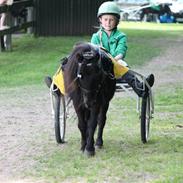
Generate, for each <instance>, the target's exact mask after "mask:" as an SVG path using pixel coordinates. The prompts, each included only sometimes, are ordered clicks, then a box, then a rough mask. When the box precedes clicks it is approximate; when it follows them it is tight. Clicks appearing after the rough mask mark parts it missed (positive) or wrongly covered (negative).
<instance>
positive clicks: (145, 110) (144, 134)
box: [141, 97, 150, 143]
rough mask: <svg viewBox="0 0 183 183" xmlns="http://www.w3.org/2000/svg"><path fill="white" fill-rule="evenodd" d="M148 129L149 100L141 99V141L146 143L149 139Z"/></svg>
mask: <svg viewBox="0 0 183 183" xmlns="http://www.w3.org/2000/svg"><path fill="white" fill-rule="evenodd" d="M149 129H150V98H149V97H147V98H142V106H141V140H142V142H143V143H146V142H147V141H148V139H149Z"/></svg>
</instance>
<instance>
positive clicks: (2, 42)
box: [0, 36, 5, 52]
mask: <svg viewBox="0 0 183 183" xmlns="http://www.w3.org/2000/svg"><path fill="white" fill-rule="evenodd" d="M0 38H1V42H0V43H1V45H0V52H2V51H4V50H5V46H4V36H1V37H0Z"/></svg>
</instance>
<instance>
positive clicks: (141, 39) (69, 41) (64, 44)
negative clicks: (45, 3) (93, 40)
mask: <svg viewBox="0 0 183 183" xmlns="http://www.w3.org/2000/svg"><path fill="white" fill-rule="evenodd" d="M138 25H139V24H138ZM145 25H146V26H147V25H148V27H149V26H150V25H149V24H142V27H145ZM133 26H134V27H135V28H137V26H136V24H135V23H133ZM154 26H155V25H154V24H152V25H151V27H154ZM159 26H160V25H159ZM163 27H166V26H165V25H163ZM167 27H170V25H168V26H167ZM172 27H175V28H176V27H177V25H172ZM119 28H122V31H124V32H125V33H126V34H127V35H128V38H129V40H128V54H127V57H126V61H127V62H128V64H129V65H130V66H132V67H133V66H135V65H143V64H144V63H146V62H148V61H149V60H150V59H151V58H153V57H155V56H158V55H159V54H161V53H162V52H163V50H165V49H166V47H167V46H168V45H170V42H171V40H173V39H175V37H176V36H177V34H180V32H179V31H171V30H169V29H170V28H167V31H164V30H162V31H160V30H156V31H155V30H154V31H152V30H147V29H146V30H144V29H141V30H135V29H132V25H131V24H130V23H125V24H124V23H122V24H120V26H119ZM172 32H174V34H172ZM162 39H164V40H165V39H167V40H168V41H169V44H163V45H161V46H158V45H159V44H160V43H161V42H162ZM89 40H90V37H89V36H85V37H47V38H43V37H40V38H34V37H33V36H31V35H24V36H21V37H15V38H13V51H12V52H9V53H7V52H4V53H1V54H0V78H1V80H0V86H1V87H9V86H12V87H13V86H23V85H25V84H27V85H31V84H36V85H41V84H42V82H43V78H44V76H45V75H48V74H49V75H53V74H54V72H55V71H56V70H57V68H58V65H59V63H60V62H59V60H60V58H62V57H65V56H66V55H68V54H69V53H70V51H71V50H72V47H73V45H74V44H75V43H76V42H79V41H89Z"/></svg>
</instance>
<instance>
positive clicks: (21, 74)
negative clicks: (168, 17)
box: [0, 23, 183, 183]
mask: <svg viewBox="0 0 183 183" xmlns="http://www.w3.org/2000/svg"><path fill="white" fill-rule="evenodd" d="M140 25H141V26H142V27H141V26H140ZM147 25H148V26H147ZM139 27H141V29H140V28H139ZM120 28H122V30H123V31H124V32H125V33H126V34H127V35H128V37H129V42H128V47H129V52H128V56H127V62H129V64H130V65H131V66H135V65H142V64H145V63H147V62H148V61H149V60H150V59H152V58H153V57H155V56H158V55H160V54H163V51H164V50H166V49H167V47H168V44H167V42H168V43H171V42H173V40H174V39H176V38H177V37H178V36H179V35H181V34H182V33H181V32H180V29H181V30H182V29H183V28H181V26H179V25H174V24H171V25H167V24H163V25H162V24H139V23H137V24H136V23H133V26H132V24H131V23H122V24H120ZM89 39H90V38H89V37H88V36H86V37H56V38H54V37H49V38H42V37H41V38H34V37H32V36H27V35H25V36H22V37H17V38H14V39H13V52H9V53H6V52H4V53H0V78H1V80H0V87H1V88H2V87H7V89H8V87H15V86H16V87H17V86H18V87H21V86H26V85H31V84H34V85H37V86H42V84H43V83H42V80H43V78H44V76H45V75H47V74H50V75H52V74H53V73H54V72H55V70H56V69H57V67H58V65H59V60H60V58H61V57H64V56H65V55H67V54H69V52H70V50H71V49H72V46H73V44H74V43H75V42H77V41H81V40H84V41H89ZM163 43H164V44H163ZM182 101H183V88H182V87H181V86H178V85H176V83H175V85H174V86H163V87H162V88H159V89H158V92H157V93H156V106H155V118H154V119H153V120H152V122H151V130H150V132H151V138H150V141H149V143H147V144H145V145H144V144H142V143H141V141H140V130H139V129H140V125H139V120H138V115H137V113H136V111H135V107H136V102H135V101H134V100H131V99H129V98H124V97H120V98H119V97H115V98H114V99H113V100H112V103H111V105H110V110H109V112H108V120H107V124H106V128H105V130H104V148H103V149H102V150H100V151H97V153H96V156H95V157H93V158H86V157H85V156H84V155H83V154H82V153H81V152H80V151H79V147H80V134H79V131H78V129H77V125H76V124H73V123H69V122H68V123H67V134H66V138H67V141H68V143H66V144H64V145H62V146H57V145H56V144H55V139H54V136H53V137H52V138H51V140H50V137H48V136H47V135H48V134H46V133H44V132H43V134H42V138H43V139H45V141H46V142H47V143H46V145H44V147H43V149H44V153H43V155H42V156H37V155H35V157H34V160H35V161H36V165H35V167H33V168H32V167H30V170H29V171H28V172H25V173H26V175H27V176H33V177H37V178H38V179H43V180H45V181H47V182H49V183H60V182H69V183H76V182H80V183H94V182H98V183H104V182H110V183H121V182H125V183H150V182H151V183H181V182H183V175H182V172H183V158H182V153H183V148H182V144H183V143H182V142H183V130H182V129H183V128H182V127H183V124H182V119H183V113H182V111H183V102H182ZM40 133H41V132H40ZM31 158H32V157H31Z"/></svg>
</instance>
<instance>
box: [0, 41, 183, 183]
mask: <svg viewBox="0 0 183 183" xmlns="http://www.w3.org/2000/svg"><path fill="white" fill-rule="evenodd" d="M137 71H139V72H141V73H143V74H145V75H147V74H148V73H151V72H152V73H154V74H155V77H156V83H155V90H156V89H158V88H159V87H164V86H167V85H172V84H174V83H175V82H176V83H178V84H180V85H181V86H182V87H183V38H182V39H179V40H174V41H169V48H168V50H167V51H166V53H165V54H163V55H161V56H159V57H156V58H154V59H153V60H152V61H151V62H150V63H149V64H148V65H145V66H144V67H142V68H140V69H137ZM145 71H146V72H145ZM0 117H1V122H0V183H23V182H24V183H31V182H34V183H36V182H40V183H42V182H43V181H42V180H40V181H37V180H36V181H35V180H32V179H29V178H28V179H27V177H23V175H22V172H23V171H26V170H29V169H31V168H32V167H33V165H35V162H36V160H35V159H34V157H35V154H36V155H39V154H44V153H45V152H44V149H43V147H44V144H45V143H48V142H50V143H52V141H53V139H54V136H53V130H54V129H53V124H52V119H51V114H50V100H49V92H48V89H47V88H46V86H44V85H42V86H41V87H37V86H29V87H21V88H8V89H5V88H4V89H2V88H1V92H0ZM45 134H46V135H45Z"/></svg>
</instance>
